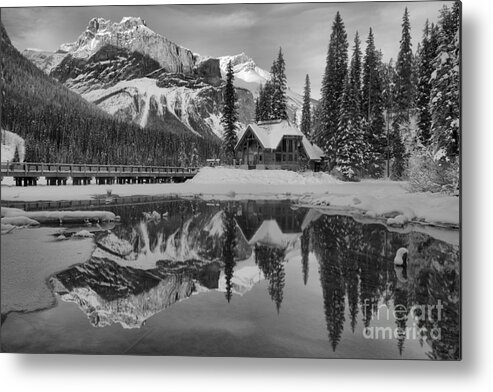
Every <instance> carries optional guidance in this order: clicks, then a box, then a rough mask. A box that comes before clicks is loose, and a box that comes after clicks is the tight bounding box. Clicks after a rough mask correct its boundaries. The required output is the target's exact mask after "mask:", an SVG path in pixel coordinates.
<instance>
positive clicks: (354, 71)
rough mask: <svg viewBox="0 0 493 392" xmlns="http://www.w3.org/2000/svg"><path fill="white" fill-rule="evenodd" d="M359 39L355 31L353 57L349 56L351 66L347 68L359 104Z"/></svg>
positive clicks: (360, 98)
mask: <svg viewBox="0 0 493 392" xmlns="http://www.w3.org/2000/svg"><path fill="white" fill-rule="evenodd" d="M360 45H361V41H360V39H359V33H358V32H357V31H356V35H355V37H354V46H353V57H352V58H351V67H350V70H349V82H350V83H351V85H352V86H353V88H354V90H355V92H356V93H357V95H358V97H357V98H358V101H359V102H360V105H361V103H362V99H363V98H362V96H361V48H360Z"/></svg>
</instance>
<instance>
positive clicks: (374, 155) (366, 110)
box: [361, 28, 387, 177]
mask: <svg viewBox="0 0 493 392" xmlns="http://www.w3.org/2000/svg"><path fill="white" fill-rule="evenodd" d="M382 68H383V66H382V64H381V61H380V54H379V53H378V52H377V50H376V48H375V40H374V36H373V30H372V29H371V28H370V31H369V33H368V39H367V40H366V50H365V58H364V63H363V83H362V85H363V86H362V100H363V102H362V104H361V108H362V115H363V121H364V124H363V128H364V142H365V145H366V150H365V163H366V164H365V173H366V174H367V175H370V176H372V177H381V176H382V174H383V170H384V167H385V162H384V161H385V149H386V147H387V136H386V127H385V118H384V113H383V112H384V101H383V89H384V87H383V85H382V84H383V81H382Z"/></svg>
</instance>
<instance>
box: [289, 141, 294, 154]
mask: <svg viewBox="0 0 493 392" xmlns="http://www.w3.org/2000/svg"><path fill="white" fill-rule="evenodd" d="M288 152H293V139H289V140H288Z"/></svg>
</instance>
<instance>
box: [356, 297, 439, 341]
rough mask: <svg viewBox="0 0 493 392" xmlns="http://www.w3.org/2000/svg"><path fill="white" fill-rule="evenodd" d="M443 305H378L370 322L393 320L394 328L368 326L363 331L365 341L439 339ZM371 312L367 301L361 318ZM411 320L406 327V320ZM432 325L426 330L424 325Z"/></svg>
mask: <svg viewBox="0 0 493 392" xmlns="http://www.w3.org/2000/svg"><path fill="white" fill-rule="evenodd" d="M442 311H443V305H442V302H441V301H440V300H438V303H437V304H436V305H428V304H427V305H413V306H412V307H410V308H407V307H406V306H405V305H402V304H399V305H395V306H394V307H393V308H390V307H389V306H387V305H386V304H382V305H379V306H378V308H377V310H376V312H372V316H371V319H372V320H377V321H378V320H387V321H391V320H395V322H396V325H397V326H396V327H389V326H368V327H365V328H364V329H363V336H364V337H365V338H366V339H399V338H403V337H404V338H405V339H420V338H423V337H425V336H426V337H429V338H431V339H433V340H440V339H441V336H442V334H441V328H440V327H438V326H437V325H438V324H439V322H440V321H441V320H442ZM367 312H371V304H370V303H369V301H368V299H366V300H365V302H364V304H363V316H364V317H365V318H366V314H367ZM409 318H410V319H412V320H413V323H412V325H411V326H408V325H407V321H408V319H409ZM425 324H427V325H432V327H431V328H426V327H425V326H424V325H425Z"/></svg>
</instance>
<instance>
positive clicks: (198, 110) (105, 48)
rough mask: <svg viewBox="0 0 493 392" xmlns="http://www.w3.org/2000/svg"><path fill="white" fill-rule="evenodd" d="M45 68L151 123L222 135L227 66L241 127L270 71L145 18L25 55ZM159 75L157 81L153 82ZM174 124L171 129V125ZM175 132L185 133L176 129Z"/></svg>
mask: <svg viewBox="0 0 493 392" xmlns="http://www.w3.org/2000/svg"><path fill="white" fill-rule="evenodd" d="M23 54H24V56H26V57H27V58H28V59H29V60H31V61H32V62H33V63H34V64H35V65H36V66H37V67H38V68H40V69H41V70H42V71H44V72H45V73H47V74H49V75H50V76H52V77H54V78H55V79H57V80H58V81H60V82H62V83H64V84H65V85H66V86H67V87H69V88H70V89H72V90H73V91H75V92H77V93H78V94H81V95H82V97H83V98H85V99H86V100H88V101H90V102H93V103H95V104H96V105H98V106H100V107H101V108H102V109H103V110H105V111H107V112H108V113H110V114H112V115H114V116H116V117H118V118H120V119H121V120H124V121H132V122H135V123H137V124H139V125H141V126H143V127H145V126H153V127H157V128H164V129H166V128H170V125H169V124H170V122H171V123H172V124H174V125H173V126H172V128H173V129H176V128H177V124H180V123H181V125H180V126H179V127H178V128H180V129H181V130H180V131H179V132H192V133H194V134H196V135H199V136H202V137H212V138H219V139H220V138H221V137H222V133H223V127H222V125H221V123H220V117H221V111H222V104H223V97H222V89H223V87H224V81H222V80H221V79H224V78H225V73H226V67H227V64H228V62H229V61H231V62H232V64H233V68H234V73H235V86H236V88H237V96H238V99H239V102H238V107H239V122H240V124H239V125H240V128H244V127H245V126H246V125H247V124H248V123H250V122H251V121H253V118H254V107H255V104H254V97H256V96H257V95H258V90H259V86H260V85H261V84H264V83H265V82H266V81H267V80H269V79H270V73H269V72H267V71H265V70H263V69H262V68H260V67H258V66H257V65H256V63H255V62H254V60H253V59H252V58H250V57H249V56H247V55H246V54H245V53H240V54H237V55H232V56H221V57H218V58H213V57H207V56H202V55H200V54H197V53H193V52H192V51H190V50H189V49H186V48H184V47H182V46H180V45H178V44H176V43H174V42H171V41H170V40H168V39H167V38H166V37H164V36H162V35H160V34H158V33H156V32H154V31H153V30H151V29H150V28H149V27H147V25H146V22H145V21H144V20H143V19H142V18H140V17H124V18H123V19H122V20H121V21H120V22H115V23H114V22H112V21H110V20H107V19H104V18H93V19H91V20H90V21H89V24H88V26H87V28H86V30H85V31H84V32H82V33H81V34H80V36H79V37H78V39H77V40H76V41H75V42H72V43H66V44H62V45H61V46H60V48H59V49H58V50H57V51H56V52H54V53H51V52H46V51H42V50H37V49H36V50H32V49H30V50H25V51H24V52H23ZM150 79H154V80H155V81H150ZM287 103H288V115H289V117H290V118H291V119H294V118H296V119H297V120H298V121H299V118H301V103H302V97H301V95H299V94H297V93H295V92H293V91H291V90H289V89H288V91H287ZM170 129H171V128H170ZM175 132H177V131H176V130H175Z"/></svg>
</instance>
